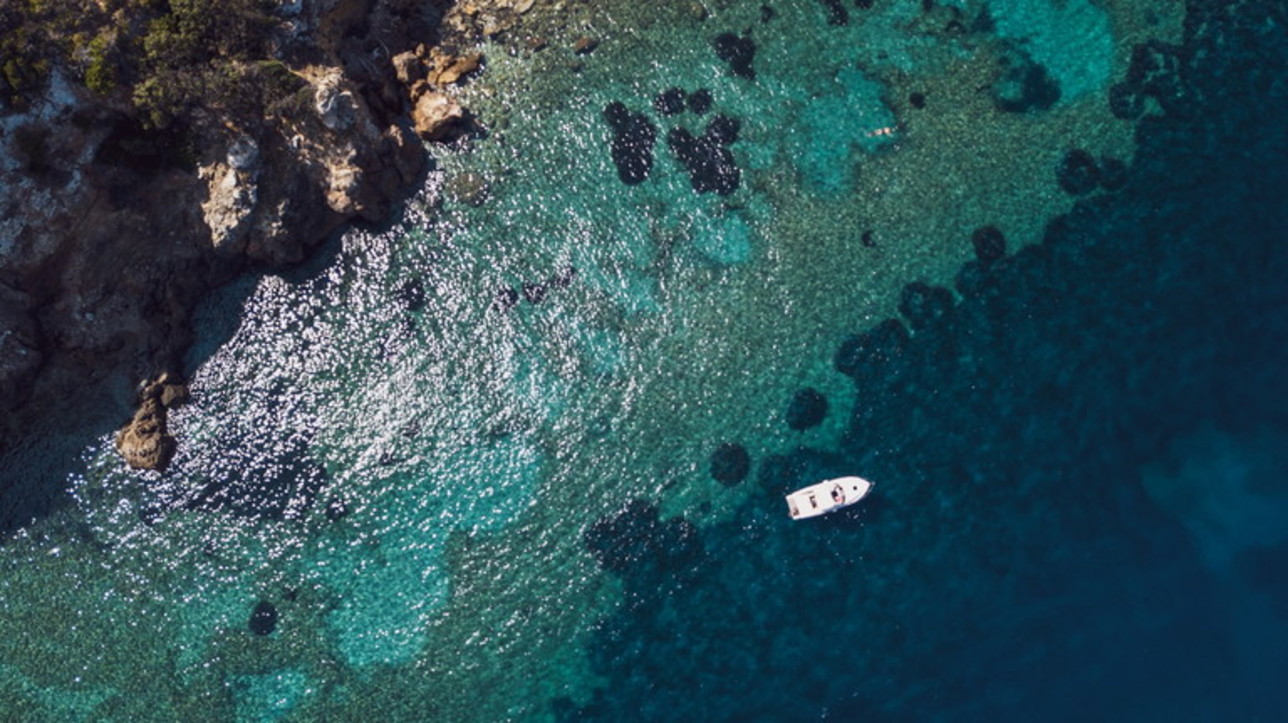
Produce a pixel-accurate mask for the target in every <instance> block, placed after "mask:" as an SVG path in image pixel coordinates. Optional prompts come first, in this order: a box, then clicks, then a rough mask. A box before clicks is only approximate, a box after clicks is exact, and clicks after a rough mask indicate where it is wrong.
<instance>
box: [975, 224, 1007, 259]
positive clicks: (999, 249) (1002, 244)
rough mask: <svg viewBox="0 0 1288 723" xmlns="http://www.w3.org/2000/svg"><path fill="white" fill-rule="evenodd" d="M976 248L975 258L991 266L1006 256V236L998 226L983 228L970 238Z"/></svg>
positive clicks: (976, 230)
mask: <svg viewBox="0 0 1288 723" xmlns="http://www.w3.org/2000/svg"><path fill="white" fill-rule="evenodd" d="M970 242H971V245H972V246H974V247H975V258H977V259H979V261H980V263H983V264H989V263H992V262H994V261H997V260H998V259H1000V258H1002V257H1003V256H1005V255H1006V236H1003V235H1002V232H1001V230H999V229H998V228H997V227H996V226H981V227H979V228H977V229H975V232H974V233H972V234H971V236H970Z"/></svg>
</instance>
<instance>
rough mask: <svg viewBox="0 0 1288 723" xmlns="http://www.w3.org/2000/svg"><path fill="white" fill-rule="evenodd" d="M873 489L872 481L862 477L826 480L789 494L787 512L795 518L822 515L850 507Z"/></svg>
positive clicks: (800, 518) (801, 518)
mask: <svg viewBox="0 0 1288 723" xmlns="http://www.w3.org/2000/svg"><path fill="white" fill-rule="evenodd" d="M871 490H872V483H871V482H869V481H867V480H865V479H863V478H862V477H837V478H836V479H829V480H824V481H822V482H819V483H817V484H812V485H810V486H809V487H802V488H801V489H798V490H796V491H795V492H793V493H791V494H789V495H787V514H788V515H790V516H791V518H792V519H793V520H804V519H808V518H810V517H821V516H823V515H826V514H828V513H829V512H835V511H837V510H840V509H844V508H846V507H849V506H850V505H852V504H854V503H855V502H858V501H859V500H861V499H863V498H864V497H865V496H867V494H868V492H870V491H871Z"/></svg>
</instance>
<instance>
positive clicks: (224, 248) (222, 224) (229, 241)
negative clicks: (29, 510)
mask: <svg viewBox="0 0 1288 723" xmlns="http://www.w3.org/2000/svg"><path fill="white" fill-rule="evenodd" d="M230 155H231V154H230ZM197 175H198V177H199V178H201V180H203V181H205V182H206V183H207V185H208V187H209V189H210V195H209V197H208V198H207V199H206V200H205V201H204V202H202V204H201V212H202V215H203V218H204V219H205V221H206V226H208V227H209V228H210V242H211V243H212V244H213V245H214V247H215V250H216V251H218V252H220V253H221V254H225V255H230V256H231V255H235V254H239V253H241V252H242V251H243V250H244V249H245V248H246V234H247V232H248V231H249V230H250V227H251V223H252V221H253V218H252V214H253V213H254V211H255V204H256V201H258V200H259V188H258V186H257V184H256V183H255V181H256V177H257V174H255V173H253V172H250V171H245V170H240V171H239V170H237V169H236V168H234V167H233V166H231V165H224V164H222V163H221V164H213V165H209V166H203V167H202V168H201V169H200V170H199V171H198V174H197Z"/></svg>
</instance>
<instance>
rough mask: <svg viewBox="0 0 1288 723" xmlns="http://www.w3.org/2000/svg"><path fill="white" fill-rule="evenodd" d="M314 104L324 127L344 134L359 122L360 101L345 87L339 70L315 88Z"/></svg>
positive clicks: (335, 69)
mask: <svg viewBox="0 0 1288 723" xmlns="http://www.w3.org/2000/svg"><path fill="white" fill-rule="evenodd" d="M313 103H314V106H315V108H316V109H317V113H318V116H319V117H320V118H321V119H322V125H324V126H326V127H327V128H329V129H331V130H332V131H335V132H336V133H343V132H345V131H347V130H349V129H350V128H352V127H353V124H354V123H356V122H357V121H358V101H357V98H355V97H354V95H353V92H352V91H350V90H349V89H348V88H346V87H345V86H344V76H343V75H341V73H340V70H339V69H338V68H334V69H332V71H331V72H330V73H328V74H327V75H326V76H324V77H323V78H322V80H321V81H319V82H318V84H317V85H316V86H315V87H314V92H313Z"/></svg>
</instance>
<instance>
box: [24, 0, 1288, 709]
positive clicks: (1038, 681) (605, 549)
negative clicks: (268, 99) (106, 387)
mask: <svg viewBox="0 0 1288 723" xmlns="http://www.w3.org/2000/svg"><path fill="white" fill-rule="evenodd" d="M863 4H864V3H858V4H855V3H848V2H838V3H828V2H813V1H810V2H806V1H805V0H801V1H800V2H795V3H788V2H782V3H767V4H766V5H765V7H771V6H772V7H771V12H766V11H764V10H762V9H761V7H760V6H759V5H757V4H738V3H726V4H722V5H719V6H718V7H716V6H713V8H712V10H713V12H712V14H711V15H710V17H709V18H707V19H706V20H704V21H702V23H698V21H696V20H694V19H693V18H692V17H691V15H690V14H689V11H688V10H687V9H676V8H671V9H670V10H669V12H671V14H669V15H668V14H667V13H664V12H661V11H658V13H657V17H654V16H653V12H654V11H653V10H652V9H649V8H645V9H643V10H637V13H636V14H632V13H631V11H630V10H621V11H620V12H618V11H616V10H615V11H614V12H615V13H616V14H608V15H604V16H593V19H596V20H600V21H602V20H603V19H604V18H605V17H611V18H612V19H613V20H614V21H615V22H617V24H616V25H614V26H613V27H614V28H615V30H614V31H613V32H607V31H605V35H606V37H607V39H608V40H609V42H606V43H605V44H604V45H603V46H601V48H600V49H599V50H596V51H595V53H594V54H592V55H591V56H589V57H588V58H584V59H581V60H573V61H572V62H573V63H579V64H580V65H575V66H572V65H569V59H568V58H563V57H562V56H559V55H557V54H554V53H547V54H546V55H536V56H533V57H520V58H510V59H508V60H507V59H505V58H502V57H497V58H495V59H494V60H493V62H492V64H491V65H490V67H489V69H488V71H487V72H488V74H490V75H489V76H488V77H489V78H493V79H495V86H493V87H495V88H499V89H500V90H499V91H498V95H497V96H496V97H497V98H499V99H500V100H495V99H494V100H491V101H489V100H488V98H487V97H479V98H475V100H476V101H477V103H478V105H477V108H478V109H479V112H480V114H481V117H482V118H484V119H485V120H490V121H492V122H493V125H492V132H491V135H490V136H489V137H488V138H487V139H483V140H481V141H480V142H479V143H478V144H477V146H476V147H473V148H468V149H467V148H460V149H455V150H454V151H452V152H450V153H447V154H445V155H443V156H442V157H440V159H439V165H440V169H439V171H437V172H436V173H434V174H431V178H430V181H429V182H428V184H427V188H426V189H424V190H423V191H422V192H421V193H420V194H419V195H418V196H417V197H415V198H413V199H412V200H411V201H410V202H409V203H408V205H407V208H406V209H405V210H404V212H403V214H402V216H401V217H400V218H399V219H396V220H395V221H393V222H391V225H390V227H389V228H385V229H375V230H373V229H365V230H361V229H360V230H356V231H353V232H351V233H349V234H347V235H346V236H344V238H342V239H338V240H337V241H336V242H335V243H333V244H332V245H331V246H330V247H329V248H328V249H327V251H326V253H324V254H323V255H321V256H320V257H319V258H318V259H316V260H314V261H313V262H311V263H309V264H307V265H306V266H305V267H303V268H300V269H295V270H292V271H290V272H287V273H283V274H264V275H259V276H255V277H249V278H247V279H244V280H243V281H241V282H239V283H238V284H236V285H234V286H233V287H230V288H229V289H226V290H224V291H223V292H221V293H220V294H218V295H216V296H215V297H214V298H213V299H212V300H211V302H210V303H209V304H207V306H206V307H204V308H203V310H202V312H201V315H200V316H199V319H198V326H199V329H200V334H199V336H200V341H199V342H198V345H197V347H196V348H195V349H194V350H193V352H192V354H191V355H190V364H189V366H190V370H189V371H190V373H191V374H192V377H193V388H194V400H193V402H192V404H191V405H189V406H188V407H186V408H184V409H181V410H179V411H177V412H176V414H175V419H174V424H175V427H176V429H177V430H178V434H179V435H180V444H181V447H180V453H179V455H178V457H177V458H176V460H175V464H174V467H173V468H172V469H171V470H170V471H168V472H166V473H165V474H163V475H155V474H139V473H131V472H129V471H127V470H124V469H123V468H122V467H121V465H120V463H119V461H118V460H117V459H116V458H115V456H114V455H113V453H112V452H111V451H110V439H109V438H108V437H106V436H104V437H103V438H100V439H97V440H93V439H91V440H82V441H81V442H80V444H79V446H78V447H77V450H78V453H77V457H78V458H79V459H80V460H81V461H79V462H77V463H76V465H74V466H76V467H77V470H78V471H77V472H76V473H75V474H73V475H72V477H71V478H70V479H69V480H68V481H67V483H66V487H67V490H68V492H69V495H70V502H69V504H67V505H66V508H65V509H61V510H59V511H56V512H53V513H50V514H48V515H45V516H43V517H42V518H40V519H37V520H35V521H33V522H31V523H30V524H26V525H25V526H23V527H22V529H20V530H18V531H17V532H15V533H14V534H12V535H10V537H9V539H7V540H6V541H5V544H4V545H3V547H0V562H2V564H3V567H2V568H0V607H3V610H4V615H3V618H0V699H2V700H4V701H6V703H5V706H4V707H3V708H2V710H3V716H0V717H6V716H7V717H8V718H11V719H14V720H140V719H155V720H176V719H183V720H247V721H251V720H254V721H259V720H359V719H368V720H369V719H371V718H380V719H382V720H452V721H455V720H552V719H553V720H604V721H625V720H647V721H652V720H729V721H742V720H767V721H777V720H817V719H826V720H842V721H864V720H918V721H920V720H948V721H959V720H963V721H970V720H990V721H991V720H1015V721H1030V720H1057V721H1058V720H1123V721H1127V720H1130V721H1150V720H1159V721H1177V720H1257V721H1275V720H1281V719H1283V718H1284V717H1285V715H1288V693H1286V692H1285V691H1284V689H1283V686H1282V684H1281V679H1282V674H1281V672H1280V671H1282V670H1284V669H1288V474H1286V473H1288V411H1286V410H1288V407H1285V404H1284V401H1285V400H1288V378H1285V375H1284V374H1283V373H1282V370H1283V369H1285V368H1286V365H1285V362H1286V361H1288V317H1285V315H1284V314H1283V313H1282V311H1281V310H1282V309H1283V308H1285V307H1284V305H1285V302H1288V275H1286V274H1288V249H1286V248H1285V244H1284V240H1285V236H1286V233H1288V204H1285V202H1284V199H1285V197H1284V189H1286V188H1288V165H1286V164H1285V163H1284V161H1285V159H1288V131H1285V128H1288V84H1285V81H1284V80H1283V79H1284V78H1286V77H1288V74H1286V72H1288V9H1285V6H1284V5H1283V4H1282V3H1279V2H1270V1H1266V2H1254V1H1248V2H1243V3H1224V2H1208V1H1206V0H1191V2H1189V3H1187V4H1186V6H1185V18H1184V26H1183V31H1181V32H1179V33H1177V34H1175V36H1174V37H1171V38H1170V39H1169V40H1166V41H1164V40H1152V41H1151V40H1146V39H1144V38H1142V39H1141V40H1140V42H1138V43H1134V44H1135V47H1136V49H1135V50H1134V51H1133V50H1131V49H1130V46H1132V45H1133V43H1132V42H1129V41H1128V40H1124V39H1123V38H1121V37H1120V38H1117V39H1116V40H1114V42H1113V43H1111V42H1110V40H1109V38H1108V36H1107V35H1105V33H1106V32H1107V31H1106V28H1108V27H1109V26H1110V24H1111V23H1110V20H1109V18H1110V16H1112V18H1113V22H1114V23H1118V24H1119V25H1118V26H1117V27H1119V32H1125V31H1123V30H1122V28H1124V27H1129V26H1130V27H1136V26H1131V25H1130V22H1128V21H1127V20H1124V19H1123V18H1145V19H1146V20H1142V21H1141V22H1142V23H1144V26H1149V27H1153V26H1158V27H1157V28H1156V29H1157V32H1159V33H1160V34H1163V32H1164V31H1163V30H1162V29H1161V28H1162V26H1163V25H1165V23H1164V22H1163V20H1160V19H1159V18H1157V17H1155V18H1154V22H1152V23H1151V22H1150V21H1148V18H1150V17H1153V16H1154V15H1155V11H1157V14H1158V15H1159V16H1161V15H1163V14H1165V10H1166V9H1167V8H1165V7H1164V6H1158V7H1157V8H1153V7H1150V8H1146V6H1145V5H1144V4H1139V8H1137V5H1138V4H1134V3H1125V2H1123V3H1110V4H1108V5H1107V6H1106V7H1109V8H1110V10H1103V9H1101V8H1099V6H1096V5H1092V4H1090V3H1078V2H1074V1H1073V0H1069V2H1067V3H1045V2H1039V1H1038V0H1022V1H1018V2H1014V3H1001V2H996V3H989V4H988V9H989V10H990V12H989V13H981V12H979V11H980V10H981V8H982V7H983V6H980V5H975V4H972V3H969V2H956V3H949V4H946V5H949V6H951V7H948V8H946V7H944V6H942V5H941V6H938V7H937V8H931V9H930V10H927V11H924V12H923V11H922V10H921V9H920V8H919V7H916V6H914V5H913V4H909V6H908V7H907V8H903V7H902V6H896V5H894V4H885V5H883V4H882V2H881V0H878V1H877V3H876V5H877V7H876V8H875V10H873V13H872V14H871V15H864V12H865V10H864V8H862V7H861V6H862V5H863ZM614 7H615V6H614ZM952 8H956V10H953V9H952ZM1173 10H1175V8H1173ZM1110 11H1112V12H1110ZM684 18H688V19H687V20H684V22H680V20H683V19H684ZM841 20H844V21H845V23H844V24H842V23H841V22H840V21H841ZM952 22H957V23H958V25H959V26H960V27H955V26H953V25H952V24H951V23H952ZM1132 22H1134V21H1132ZM667 23H676V29H675V30H674V32H672V31H671V30H670V28H669V26H668V25H667ZM685 23H688V24H685ZM703 23H704V24H703ZM690 25H692V28H691V27H690ZM717 31H719V32H717ZM725 32H729V33H732V36H731V37H732V39H731V38H730V37H725V36H723V33H725ZM721 38H723V40H721ZM739 38H753V39H754V40H755V43H754V45H755V46H756V48H757V49H756V53H755V56H754V58H753V59H752V60H751V61H750V64H749V67H748V64H747V63H746V58H745V57H742V56H743V55H745V51H746V46H745V43H743V41H741V40H739ZM614 40H616V41H618V42H619V43H620V48H619V49H615V48H614V46H613V41H614ZM860 41H861V42H860ZM1114 43H1117V45H1114ZM1118 46H1122V52H1121V53H1118V54H1117V55H1116V56H1115V57H1116V59H1115V60H1112V61H1111V59H1110V58H1109V55H1113V53H1114V52H1116V51H1113V52H1111V51H1112V49H1113V48H1114V47H1118ZM1106 47H1107V48H1110V50H1109V51H1105V52H1106V53H1107V55H1097V54H1096V53H1097V52H1099V49H1103V48H1106ZM614 53H617V54H616V55H614ZM641 58H644V59H646V60H647V62H644V61H642V60H641ZM740 58H741V60H740ZM979 58H984V59H985V60H984V61H980V60H979ZM998 58H1001V60H1000V61H999V60H998ZM597 59H599V60H597ZM543 63H545V64H546V65H542V64H543ZM997 63H1000V65H998V64H997ZM529 66H531V67H536V68H543V69H544V70H542V71H541V72H538V73H532V71H531V69H530V67H529ZM749 70H754V71H755V73H754V78H753V77H749ZM542 73H546V75H542ZM534 76H535V77H540V78H544V79H547V80H548V81H549V82H548V84H531V83H530V82H529V81H530V79H531V78H532V77H534ZM944 78H947V79H948V80H947V81H945V80H943V79H944ZM962 79H966V80H969V81H971V82H978V81H981V80H985V81H988V82H989V83H991V85H986V86H983V88H984V90H981V92H980V93H973V92H971V91H970V90H969V88H968V89H967V90H965V91H963V90H962V89H961V88H954V87H953V83H957V82H958V81H961V80H962ZM674 83H678V84H680V85H682V86H683V87H684V89H685V94H684V97H685V103H686V106H685V108H684V109H682V110H678V111H676V112H674V113H672V112H671V111H670V110H667V108H668V105H667V101H666V99H665V98H662V97H660V94H661V93H662V92H663V91H665V89H666V88H667V87H668V85H670V84H674ZM699 85H701V86H702V87H704V88H710V89H712V92H711V95H712V108H711V109H710V110H707V111H705V112H703V113H699V112H698V110H695V109H694V108H693V103H694V101H693V91H694V89H695V88H696V87H698V86H699ZM910 90H911V91H912V92H914V93H921V94H922V96H923V97H922V98H921V100H920V101H914V100H913V97H912V95H911V94H909V93H908V91H910ZM507 93H513V95H507ZM980 99H982V100H980ZM975 102H979V103H982V105H981V106H980V107H982V108H983V110H982V111H979V110H978V109H975V110H972V108H975V106H971V104H972V103H975ZM614 103H620V104H621V106H620V107H618V106H615V105H613V104H614ZM950 104H956V105H958V106H963V107H965V109H964V110H963V109H962V108H958V107H945V106H946V105H950ZM918 105H924V106H925V107H924V113H922V110H923V109H921V108H918V107H917V106H918ZM697 107H698V109H701V107H702V102H701V101H698V105H697ZM1106 109H1112V111H1113V112H1112V115H1111V114H1110V113H1107V112H1106ZM664 110H665V111H666V112H664ZM959 110H960V111H961V112H962V113H963V116H962V117H964V118H965V119H966V120H965V121H961V122H952V123H950V122H947V121H939V120H936V119H938V118H952V117H955V116H953V113H955V112H958V111H959ZM507 113H508V115H507ZM919 113H922V114H921V115H918V114H919ZM717 115H719V116H723V117H725V118H726V120H725V121H721V122H718V123H713V122H712V120H711V119H713V118H715V117H716V116H717ZM501 117H505V118H506V122H504V123H502V122H501V121H500V120H499V119H500V118H501ZM534 118H535V119H538V120H537V121H536V122H533V121H532V120H531V119H534ZM730 118H732V119H734V120H736V121H737V127H736V128H731V126H730V125H729V121H728V119H730ZM981 118H982V119H983V120H981ZM1088 119H1090V120H1088ZM722 124H723V125H722ZM1115 124H1116V125H1115ZM927 128H929V129H931V130H930V131H929V132H928V131H927V130H926V129H927ZM678 129H684V132H683V133H679V131H678ZM1071 129H1072V130H1071ZM1088 129H1090V130H1088ZM1123 129H1127V130H1128V131H1130V132H1132V133H1134V138H1128V139H1127V141H1128V142H1129V144H1130V145H1134V147H1135V150H1134V154H1132V153H1131V152H1130V148H1127V149H1126V150H1124V146H1123V139H1122V138H1120V137H1119V136H1121V135H1122V132H1123ZM1081 132H1086V133H1087V134H1088V135H1087V136H1086V137H1083V136H1081V135H1077V134H1078V133H1081ZM1070 134H1072V135H1070ZM650 135H651V136H652V141H651V142H646V141H648V139H649V137H650ZM993 141H996V142H997V143H998V144H999V145H997V146H990V145H987V144H988V143H990V142H993ZM1078 148H1090V149H1092V153H1091V154H1089V158H1090V162H1089V163H1090V165H1089V166H1088V165H1086V164H1083V163H1082V157H1081V156H1080V155H1079V154H1077V153H1070V151H1071V150H1072V149H1078ZM1110 154H1117V156H1118V157H1122V158H1127V157H1129V156H1130V162H1129V163H1127V164H1126V165H1125V166H1122V167H1117V166H1115V165H1114V164H1112V163H1109V162H1106V161H1105V160H1104V159H1102V158H1100V156H1101V155H1110ZM965 157H970V158H971V159H974V160H962V159H963V158H965ZM981 159H982V160H981ZM731 164H732V165H731ZM1062 166H1063V167H1064V173H1063V175H1061V173H1060V172H1059V170H1058V169H1060V168H1061V167H1062ZM735 168H736V171H735V170H734V169H735ZM908 169H911V170H908ZM1034 169H1038V170H1037V171H1034ZM471 173H477V174H480V175H479V177H482V178H484V179H486V180H487V181H488V182H489V183H490V189H489V194H490V195H489V197H488V198H487V200H486V201H484V202H482V205H480V206H478V207H474V206H472V205H471V204H469V203H462V202H459V201H458V200H456V199H458V198H459V194H460V193H461V191H460V190H459V188H460V187H461V186H468V185H471V184H472V183H474V179H475V178H476V177H474V176H469V175H468V174H471ZM1030 173H1038V174H1039V175H1036V176H1032V177H1030V176H1029V175H1026V174H1030ZM928 174H929V175H930V177H929V178H928V177H927V175H928ZM461 179H468V180H470V183H461V182H460V181H461ZM963 183H964V184H966V186H965V187H962V186H961V185H960V184H963ZM453 184H457V185H456V186H454V185H453ZM891 199H893V200H891ZM1075 199H1076V202H1075ZM475 200H477V199H475ZM1051 208H1058V209H1061V211H1060V212H1059V213H1058V214H1057V215H1055V216H1054V217H1050V216H1047V215H1042V214H1044V213H1045V209H1051ZM1035 214H1037V215H1035ZM990 224H995V225H996V229H995V230H991V231H980V229H981V228H984V227H986V226H989V225H990ZM976 239H978V242H976ZM999 239H1001V240H1002V244H1001V246H999V244H998V240H999ZM574 270H575V272H574ZM806 389H812V390H815V393H810V394H806V395H804V396H798V395H797V393H798V392H801V391H803V390H806ZM793 398H800V399H802V400H809V399H813V400H815V402H816V404H815V406H814V408H813V409H812V411H813V412H814V414H812V415H811V413H810V412H811V409H810V405H809V404H798V405H796V408H795V409H794V410H793V409H792V404H791V402H792V399H793ZM820 398H821V399H824V400H826V410H825V411H823V409H822V408H821V407H819V406H818V405H817V400H818V399H820ZM820 418H821V424H819V425H818V426H813V422H816V421H820ZM731 445H738V448H740V449H744V450H746V453H747V454H746V458H745V459H746V460H747V465H746V467H745V468H741V469H740V468H739V467H740V465H739V464H738V459H737V455H736V454H733V455H730V454H728V450H730V449H734V447H732V446H731ZM718 450H724V452H723V454H724V455H725V457H724V458H723V459H722V464H718V465H716V466H715V467H716V468H714V469H713V465H712V455H713V453H716V452H717V451H718ZM731 460H732V462H731ZM23 464H30V460H27V461H24V460H23V459H22V458H18V461H16V462H15V461H13V460H9V461H6V463H5V466H4V467H3V468H0V469H3V470H4V472H5V473H6V474H7V475H9V476H20V475H22V474H23V472H24V467H23V466H22V465H23ZM54 466H55V467H57V466H58V465H54ZM32 468H33V469H34V467H32ZM854 473H858V474H862V475H863V476H865V477H867V478H869V479H871V480H873V481H874V482H875V485H876V486H875V491H874V493H873V494H872V495H871V496H870V497H869V498H867V499H865V500H864V501H863V503H862V504H861V505H859V506H856V507H855V508H852V509H851V510H849V511H846V512H844V513H841V514H837V515H833V516H830V517H826V518H823V519H819V520H814V521H809V522H793V521H791V520H789V519H788V518H787V516H786V514H785V509H784V507H785V506H784V505H783V503H782V500H781V495H782V494H783V493H784V492H786V491H789V490H791V489H793V488H795V487H797V486H800V485H803V484H807V483H810V482H813V481H815V480H817V479H820V478H825V477H829V476H835V475H840V474H854ZM10 522H11V521H9V520H6V524H5V525H4V527H5V528H9V527H12V525H11V524H10Z"/></svg>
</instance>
